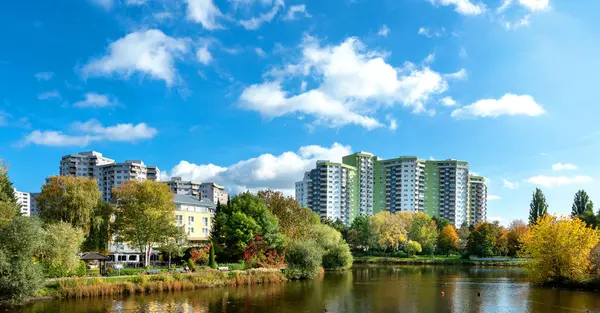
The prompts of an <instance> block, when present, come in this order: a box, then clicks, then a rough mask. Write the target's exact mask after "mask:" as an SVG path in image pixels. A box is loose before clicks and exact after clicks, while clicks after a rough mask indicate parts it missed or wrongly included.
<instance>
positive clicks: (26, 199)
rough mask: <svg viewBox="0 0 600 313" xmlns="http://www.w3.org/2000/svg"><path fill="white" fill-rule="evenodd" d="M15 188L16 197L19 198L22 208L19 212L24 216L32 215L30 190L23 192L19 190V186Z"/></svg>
mask: <svg viewBox="0 0 600 313" xmlns="http://www.w3.org/2000/svg"><path fill="white" fill-rule="evenodd" d="M13 190H14V194H15V198H16V199H17V202H18V203H19V205H20V207H21V210H20V212H19V213H21V215H24V216H30V215H31V197H30V194H29V192H22V191H18V190H17V188H13Z"/></svg>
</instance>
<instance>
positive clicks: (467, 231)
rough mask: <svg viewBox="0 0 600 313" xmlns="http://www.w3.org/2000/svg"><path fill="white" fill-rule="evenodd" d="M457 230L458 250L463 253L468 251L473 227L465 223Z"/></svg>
mask: <svg viewBox="0 0 600 313" xmlns="http://www.w3.org/2000/svg"><path fill="white" fill-rule="evenodd" d="M456 232H457V233H458V250H459V251H460V252H461V253H463V252H467V253H468V251H467V244H468V242H469V235H471V228H470V227H469V226H467V225H466V224H465V225H462V226H460V228H459V229H458V230H457V231H456Z"/></svg>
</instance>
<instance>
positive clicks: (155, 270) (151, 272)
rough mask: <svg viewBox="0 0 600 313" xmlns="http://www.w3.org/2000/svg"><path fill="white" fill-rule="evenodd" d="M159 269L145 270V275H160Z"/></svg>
mask: <svg viewBox="0 0 600 313" xmlns="http://www.w3.org/2000/svg"><path fill="white" fill-rule="evenodd" d="M160 272H161V271H160V269H149V270H146V274H149V275H152V274H160Z"/></svg>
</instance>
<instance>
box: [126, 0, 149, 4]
mask: <svg viewBox="0 0 600 313" xmlns="http://www.w3.org/2000/svg"><path fill="white" fill-rule="evenodd" d="M145 3H146V0H125V4H127V5H143V4H145Z"/></svg>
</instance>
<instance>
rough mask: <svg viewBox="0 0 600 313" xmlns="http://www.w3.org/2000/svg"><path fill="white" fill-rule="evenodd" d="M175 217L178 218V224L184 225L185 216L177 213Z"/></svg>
mask: <svg viewBox="0 0 600 313" xmlns="http://www.w3.org/2000/svg"><path fill="white" fill-rule="evenodd" d="M175 217H176V218H177V226H182V225H183V216H182V215H176V216H175Z"/></svg>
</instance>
